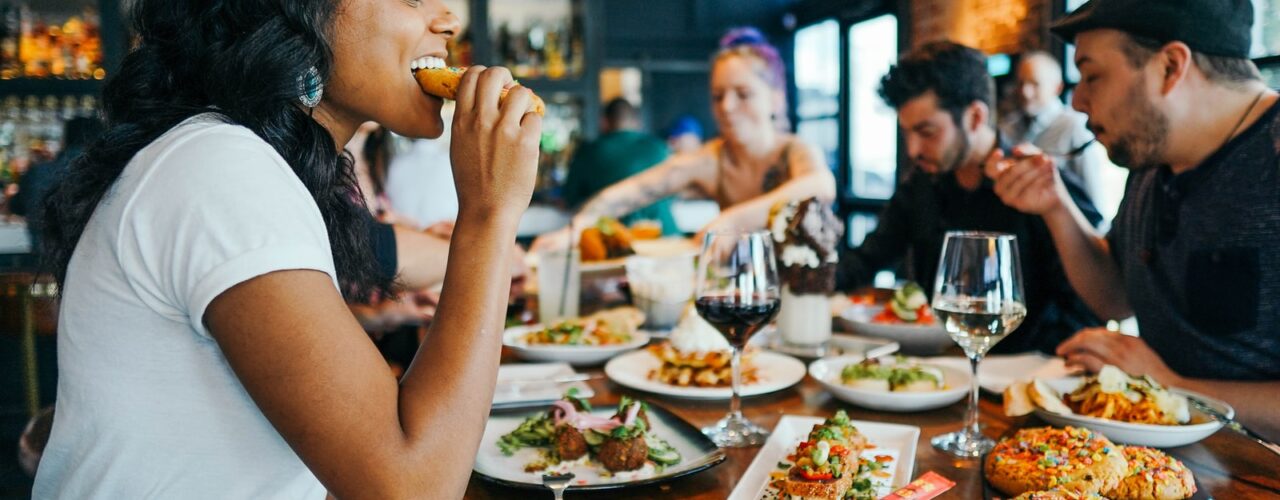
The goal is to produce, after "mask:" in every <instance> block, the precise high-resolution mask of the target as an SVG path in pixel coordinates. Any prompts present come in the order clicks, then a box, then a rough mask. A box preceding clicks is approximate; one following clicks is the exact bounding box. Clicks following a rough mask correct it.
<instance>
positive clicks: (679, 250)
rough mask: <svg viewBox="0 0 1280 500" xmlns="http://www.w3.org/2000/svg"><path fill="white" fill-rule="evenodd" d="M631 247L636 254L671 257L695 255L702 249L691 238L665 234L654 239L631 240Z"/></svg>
mask: <svg viewBox="0 0 1280 500" xmlns="http://www.w3.org/2000/svg"><path fill="white" fill-rule="evenodd" d="M631 249H632V250H635V252H636V255H645V256H649V257H673V256H676V255H690V256H694V257H696V256H698V253H700V252H701V251H702V247H701V246H700V245H699V244H698V243H695V242H694V241H693V239H692V238H685V237H683V236H667V237H664V238H658V239H655V240H634V241H632V242H631Z"/></svg>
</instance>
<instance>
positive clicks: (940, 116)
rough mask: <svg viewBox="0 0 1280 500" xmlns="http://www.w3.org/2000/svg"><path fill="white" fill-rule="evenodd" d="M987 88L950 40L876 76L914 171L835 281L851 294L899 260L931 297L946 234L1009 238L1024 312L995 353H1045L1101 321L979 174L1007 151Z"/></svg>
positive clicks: (1041, 229)
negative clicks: (1013, 239)
mask: <svg viewBox="0 0 1280 500" xmlns="http://www.w3.org/2000/svg"><path fill="white" fill-rule="evenodd" d="M993 89H994V82H993V81H992V79H991V76H990V75H989V74H988V73H987V67H986V56H985V55H984V54H983V53H982V52H980V51H978V50H977V49H974V48H971V47H966V46H964V45H960V44H957V43H953V42H948V41H938V42H931V43H927V44H924V45H922V46H920V47H919V48H917V49H915V50H912V51H910V52H908V53H906V54H903V55H902V57H901V58H900V60H899V62H898V63H897V64H896V65H894V66H893V67H892V68H890V69H889V73H888V74H886V75H885V76H884V78H882V79H881V80H880V96H881V97H882V98H883V99H884V101H885V104H887V105H889V107H891V108H893V109H895V110H896V111H897V113H898V125H899V126H900V127H901V128H902V135H903V137H904V138H905V140H906V145H907V156H908V157H909V158H910V159H911V162H912V163H913V164H914V167H915V168H914V169H913V170H912V172H911V173H910V174H909V175H908V177H907V178H906V179H905V180H904V181H903V182H902V183H901V184H899V185H898V188H897V189H896V190H895V191H894V193H893V197H892V198H890V199H889V204H888V205H886V206H885V208H884V210H883V211H881V212H880V215H879V218H878V222H877V224H876V228H875V230H874V231H872V232H871V233H870V234H868V235H867V236H866V238H865V239H864V240H863V242H862V245H860V246H858V247H857V248H854V249H852V250H846V251H843V252H841V254H840V262H839V266H838V267H837V274H836V282H837V286H838V287H839V288H840V289H842V290H847V291H853V290H854V289H857V288H859V287H862V286H866V285H868V284H870V283H871V282H872V280H873V279H874V277H875V275H876V273H877V272H879V271H880V270H882V269H885V268H888V267H890V266H893V265H896V264H898V263H899V262H902V261H904V260H905V261H906V262H905V264H906V265H905V267H906V271H907V278H908V279H911V280H914V281H916V282H918V283H921V284H924V289H925V293H926V295H932V294H933V287H932V286H931V285H932V283H933V279H934V276H935V274H936V273H937V269H938V259H939V258H940V256H941V252H942V243H943V241H944V240H945V238H946V233H947V232H948V231H996V232H1002V233H1009V234H1013V235H1015V236H1017V238H1018V250H1019V252H1020V255H1021V257H1022V266H1023V267H1022V273H1023V276H1025V277H1026V280H1025V284H1026V301H1027V304H1026V306H1027V318H1026V321H1025V322H1023V324H1022V326H1021V327H1020V328H1018V329H1017V330H1014V332H1013V333H1011V334H1010V335H1009V336H1008V337H1007V338H1005V339H1004V340H1002V341H1000V343H998V344H996V346H995V347H994V348H993V352H1022V351H1030V350H1039V351H1043V352H1048V353H1051V352H1053V351H1054V349H1055V348H1057V347H1058V344H1059V343H1061V342H1062V341H1063V340H1065V339H1066V338H1068V337H1070V336H1071V335H1072V334H1074V333H1075V332H1076V331H1078V330H1079V329H1081V328H1085V327H1090V326H1097V325H1099V324H1100V323H1099V321H1098V318H1097V317H1096V316H1095V315H1094V314H1093V313H1092V312H1091V311H1090V310H1089V308H1088V307H1087V306H1086V305H1085V304H1084V302H1082V301H1081V300H1080V298H1079V297H1078V296H1076V294H1075V292H1074V291H1073V290H1072V289H1071V287H1070V286H1069V285H1068V284H1067V282H1066V277H1065V276H1063V272H1062V264H1061V262H1060V260H1059V257H1058V254H1057V252H1056V250H1055V249H1054V246H1053V238H1052V237H1051V236H1050V235H1049V230H1048V228H1046V227H1045V224H1044V221H1042V220H1040V218H1039V217H1035V216H1030V215H1027V214H1024V213H1021V212H1019V211H1017V210H1014V209H1012V208H1009V207H1007V206H1005V205H1004V203H1003V202H1001V200H1000V198H999V197H998V196H996V193H995V192H994V191H993V190H992V186H991V182H990V181H989V180H987V179H986V178H985V177H983V174H982V168H983V165H984V162H985V161H986V160H987V158H988V157H990V156H992V155H993V154H996V153H997V152H999V151H1001V149H1002V148H1007V147H1008V145H1007V144H1001V143H1000V141H999V138H998V137H997V134H996V130H995V126H994V124H993V123H992V120H991V114H992V107H993V101H994V100H995V97H994V95H993V93H994V90H993ZM1068 186H1069V189H1070V195H1071V197H1070V199H1071V200H1072V202H1073V205H1078V206H1079V207H1080V210H1081V211H1082V212H1083V213H1085V214H1088V216H1089V220H1090V221H1091V222H1093V223H1098V222H1100V221H1101V217H1099V216H1098V214H1097V212H1096V211H1095V210H1094V209H1093V205H1092V204H1090V203H1089V197H1088V195H1086V194H1085V193H1084V190H1083V188H1081V187H1080V186H1079V185H1078V184H1075V183H1071V184H1069V185H1068Z"/></svg>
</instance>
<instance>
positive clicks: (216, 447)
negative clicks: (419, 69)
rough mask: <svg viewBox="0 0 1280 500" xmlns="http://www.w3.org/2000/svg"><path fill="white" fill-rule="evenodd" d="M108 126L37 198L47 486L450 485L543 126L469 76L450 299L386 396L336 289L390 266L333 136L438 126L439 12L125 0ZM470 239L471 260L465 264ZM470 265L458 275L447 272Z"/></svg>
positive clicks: (450, 490)
mask: <svg viewBox="0 0 1280 500" xmlns="http://www.w3.org/2000/svg"><path fill="white" fill-rule="evenodd" d="M132 16H133V21H134V23H133V24H134V28H135V31H136V33H137V34H138V36H139V42H138V45H137V46H136V47H135V48H134V49H133V50H132V51H131V52H130V53H129V55H128V56H126V58H125V60H124V62H123V65H122V67H121V69H120V70H119V71H118V73H117V74H116V75H115V76H114V77H113V80H112V81H111V82H109V83H108V85H107V87H106V89H105V92H104V105H105V109H104V112H105V117H106V119H107V122H108V123H109V125H110V128H109V129H108V131H107V132H106V133H105V135H104V136H103V138H102V139H101V140H99V141H98V142H97V143H95V144H94V145H93V146H92V147H91V148H89V149H88V150H87V152H86V155H85V156H84V157H82V158H81V159H80V160H79V161H77V162H76V163H75V165H74V166H73V168H72V169H71V171H70V172H69V173H68V175H67V177H66V179H65V180H64V182H63V183H62V184H61V185H59V186H58V187H57V188H55V191H54V192H53V193H52V194H51V195H50V199H49V202H48V206H47V208H48V217H47V219H46V220H47V221H48V224H47V225H48V227H49V229H48V231H47V236H46V238H47V239H46V241H47V242H48V246H49V248H50V250H51V254H50V259H51V266H52V268H53V269H54V271H55V272H56V274H57V276H58V278H59V279H60V280H61V281H62V283H63V296H62V309H61V312H60V314H61V316H60V330H59V337H58V356H59V360H58V364H59V370H60V372H59V375H60V377H59V385H58V402H57V404H58V413H57V416H56V417H55V419H54V426H53V431H52V436H51V438H50V442H49V444H48V446H47V448H46V451H45V455H44V457H43V460H42V462H41V464H40V468H39V472H38V475H37V478H36V485H35V491H34V493H35V496H36V497H37V498H153V497H159V498H209V497H217V498H322V497H323V496H324V495H325V492H326V490H327V491H329V492H332V493H333V494H334V495H336V496H338V497H341V498H361V497H369V498H405V497H437V498H448V497H460V496H461V495H462V493H463V491H464V490H465V488H466V484H467V481H468V478H469V476H470V469H471V462H472V457H473V456H474V455H475V451H476V450H477V447H478V446H479V441H480V437H481V434H482V433H483V429H484V423H485V420H486V418H487V415H488V411H489V405H490V401H491V400H492V392H493V386H494V381H495V378H496V372H497V366H498V357H499V352H500V346H501V338H500V336H501V333H502V319H503V313H504V310H505V306H506V298H507V289H508V281H509V277H508V274H509V272H508V270H509V267H508V266H507V265H505V264H506V263H507V262H508V261H509V259H510V255H511V253H512V252H513V245H514V239H515V230H516V225H517V223H518V221H519V216H520V213H521V212H522V211H523V209H524V208H525V206H526V205H527V203H528V201H529V196H530V193H531V190H532V186H533V177H534V174H535V171H536V161H537V152H538V149H537V147H538V137H539V135H540V129H541V121H540V120H539V118H538V117H537V116H536V115H532V114H527V113H526V112H525V111H526V110H527V107H528V105H529V102H530V93H529V92H528V91H527V90H525V89H521V88H515V89H513V90H512V91H511V93H510V94H509V95H508V97H507V98H506V99H505V100H503V101H502V102H501V103H500V102H499V98H498V96H499V93H500V91H501V90H502V89H503V88H504V86H509V85H511V82H512V80H511V77H510V74H509V73H508V72H507V71H506V70H504V69H501V68H490V69H486V68H481V67H476V68H473V69H472V70H471V71H469V72H467V74H466V76H465V77H464V78H463V80H462V84H461V88H460V90H459V94H458V111H457V115H456V117H455V119H454V121H453V125H452V126H453V129H454V134H453V136H454V137H453V144H452V153H453V158H452V164H453V170H454V175H455V177H456V178H457V179H458V199H459V214H458V222H457V227H456V229H455V230H454V233H453V245H452V248H451V250H450V253H451V255H450V259H449V264H448V273H447V276H448V277H446V279H445V283H444V294H443V295H444V297H445V299H444V300H443V301H442V302H441V303H440V306H439V309H438V311H437V314H436V317H435V321H434V322H433V324H432V329H433V331H434V332H437V333H438V334H432V335H430V336H428V338H427V341H426V342H425V343H424V345H423V346H422V348H421V349H420V351H419V353H418V355H417V359H416V360H415V362H414V364H413V366H411V367H410V369H409V370H408V372H407V373H406V374H405V375H404V377H403V379H402V380H401V381H400V382H399V383H398V384H397V382H396V380H395V379H394V378H392V376H391V374H390V373H389V372H388V370H387V369H386V366H385V364H384V363H383V361H382V358H381V356H379V355H378V352H377V350H376V349H375V348H374V346H373V344H372V343H371V342H370V341H369V338H368V337H367V336H366V335H365V334H364V333H363V332H362V331H361V329H360V327H359V325H358V324H357V323H356V321H355V319H354V318H353V317H352V315H351V313H350V312H349V311H348V310H347V308H346V307H345V305H344V303H343V299H344V296H345V297H346V298H348V299H360V298H363V297H367V296H369V295H370V294H371V293H374V292H385V291H387V290H388V289H389V288H390V283H388V282H387V281H386V280H385V279H381V278H379V275H378V272H377V269H376V266H375V264H374V259H373V258H372V252H371V251H370V248H369V241H368V236H367V234H368V232H367V230H366V226H365V224H367V221H366V218H367V216H365V215H363V214H362V211H363V210H364V207H362V206H360V203H359V202H358V201H356V200H358V197H357V196H353V194H354V192H355V180H354V177H353V175H352V170H351V160H350V157H349V156H346V155H343V154H342V150H341V149H340V148H341V145H343V144H346V142H347V140H348V139H349V138H350V137H351V135H352V134H353V133H354V131H355V129H356V128H357V127H358V126H359V125H360V124H361V123H363V122H365V121H369V120H372V121H376V122H379V123H382V124H383V125H385V126H386V127H387V128H389V129H390V130H392V131H394V132H396V133H398V134H401V135H406V136H410V137H435V136H439V135H440V134H441V132H442V131H443V128H444V123H443V121H442V119H441V118H440V114H439V109H440V106H441V101H440V100H439V99H436V98H433V97H428V96H426V95H425V94H423V93H422V92H421V91H420V90H419V88H418V85H417V83H416V82H415V81H414V79H413V77H412V75H411V68H412V67H414V66H416V65H417V64H415V62H422V58H424V57H444V56H445V44H446V41H447V40H448V39H449V38H450V37H452V36H454V35H455V34H456V33H457V32H458V30H459V25H458V19H457V18H456V17H455V16H453V15H452V14H451V13H449V12H448V11H447V9H446V8H445V7H444V6H443V4H442V3H441V1H440V0H421V1H419V0H290V1H287V2H281V1H268V0H138V1H137V2H135V5H134V11H133V13H132ZM463 251H465V255H466V259H465V261H464V260H463V259H460V258H459V254H462V253H463ZM453 276H465V279H452V277H453Z"/></svg>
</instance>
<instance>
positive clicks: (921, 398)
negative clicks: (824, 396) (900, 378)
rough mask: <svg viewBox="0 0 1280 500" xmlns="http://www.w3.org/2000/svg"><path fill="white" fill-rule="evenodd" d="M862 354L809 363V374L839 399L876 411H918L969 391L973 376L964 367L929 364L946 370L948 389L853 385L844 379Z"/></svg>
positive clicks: (950, 401) (948, 402) (936, 405)
mask: <svg viewBox="0 0 1280 500" xmlns="http://www.w3.org/2000/svg"><path fill="white" fill-rule="evenodd" d="M863 359H865V358H863V357H862V356H856V355H855V356H839V357H834V358H824V359H819V360H817V361H814V362H813V363H810V364H809V376H811V377H813V379H814V380H817V381H818V383H820V384H822V386H823V387H825V388H826V389H827V390H828V391H831V394H832V395H834V396H835V397H836V398H837V399H839V400H841V401H845V402H848V403H851V404H855V405H858V406H861V407H863V408H870V409H872V410H882V411H895V412H916V411H925V410H932V409H935V408H942V407H944V406H949V405H951V404H952V403H955V402H956V401H960V400H961V399H964V397H965V395H966V394H969V390H970V388H969V380H970V376H969V374H968V373H966V372H964V371H963V370H957V369H955V368H952V367H949V366H943V365H931V364H926V366H930V367H933V368H937V369H938V370H941V371H942V375H943V378H944V380H943V383H944V384H945V386H946V388H945V389H942V390H940V391H930V392H884V391H874V390H868V389H860V388H857V387H850V386H847V385H844V384H843V383H841V382H840V372H841V370H843V369H844V367H846V366H848V365H852V364H856V363H860V362H862V360H863Z"/></svg>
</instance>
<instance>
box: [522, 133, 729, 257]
mask: <svg viewBox="0 0 1280 500" xmlns="http://www.w3.org/2000/svg"><path fill="white" fill-rule="evenodd" d="M715 175H716V170H715V156H714V154H712V153H710V152H709V148H707V147H703V148H702V149H700V150H698V151H695V152H692V153H688V154H683V155H675V156H671V157H669V158H667V159H666V160H665V161H663V162H662V163H659V164H658V165H655V166H654V167H652V168H650V169H648V170H645V171H644V172H641V173H639V174H636V175H633V176H631V177H628V178H627V179H625V180H623V181H621V182H618V183H616V184H614V185H612V186H609V187H607V188H605V190H604V191H601V192H600V193H599V194H596V195H595V196H594V197H592V198H591V199H589V200H587V202H586V203H584V204H583V205H582V208H580V209H579V210H578V214H577V215H576V216H574V218H573V227H575V228H578V229H579V230H581V228H584V227H587V226H588V225H590V224H594V223H595V222H596V221H597V220H599V219H600V217H622V216H625V215H627V214H629V213H631V212H634V211H636V210H639V209H641V208H644V207H647V206H649V205H651V204H653V203H654V202H656V201H658V200H661V199H663V198H666V197H668V196H671V195H674V194H677V193H680V192H683V191H684V190H686V189H687V188H689V187H692V186H695V185H700V186H708V185H713V184H714V182H715ZM570 236H571V235H570V234H569V231H568V229H567V228H566V229H562V230H559V231H555V232H551V233H547V234H544V235H542V236H539V237H538V238H537V239H536V240H534V242H533V245H532V246H531V247H530V249H529V251H530V252H538V251H542V250H551V249H558V248H564V247H566V246H568V245H569V241H570Z"/></svg>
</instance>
